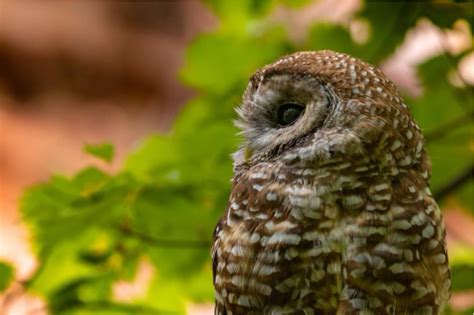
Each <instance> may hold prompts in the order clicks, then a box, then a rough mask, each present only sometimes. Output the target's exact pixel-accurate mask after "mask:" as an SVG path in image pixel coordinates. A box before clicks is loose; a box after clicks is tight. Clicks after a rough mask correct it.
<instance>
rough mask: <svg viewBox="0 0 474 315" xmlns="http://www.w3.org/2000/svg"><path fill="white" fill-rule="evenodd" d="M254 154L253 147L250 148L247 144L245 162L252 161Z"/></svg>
mask: <svg viewBox="0 0 474 315" xmlns="http://www.w3.org/2000/svg"><path fill="white" fill-rule="evenodd" d="M252 155H253V152H252V149H250V148H249V147H247V146H246V147H245V148H244V159H245V163H248V162H250V159H251V158H252Z"/></svg>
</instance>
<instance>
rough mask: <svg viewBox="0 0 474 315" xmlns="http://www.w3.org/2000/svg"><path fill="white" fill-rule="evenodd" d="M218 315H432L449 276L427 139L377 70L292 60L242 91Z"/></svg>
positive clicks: (217, 238)
mask: <svg viewBox="0 0 474 315" xmlns="http://www.w3.org/2000/svg"><path fill="white" fill-rule="evenodd" d="M237 111H238V114H239V120H238V122H237V125H238V126H239V128H240V129H241V132H242V136H243V144H242V147H241V149H240V150H239V151H238V152H236V153H235V155H234V178H233V181H232V183H233V188H232V192H231V195H230V197H229V204H228V207H227V209H226V211H225V214H224V215H223V216H222V218H221V220H220V222H219V223H218V225H217V227H216V230H215V232H214V244H213V249H212V257H213V269H214V286H215V292H216V307H215V314H222V315H223V314H226V315H231V314H234V315H236V314H305V315H310V314H315V315H316V314H440V313H441V312H442V309H443V307H444V305H445V303H446V301H447V299H448V296H449V293H448V292H449V287H450V274H449V268H448V258H447V252H446V243H445V229H444V223H443V220H442V217H441V212H440V210H439V208H438V206H437V204H436V202H435V200H434V199H433V196H432V195H431V192H430V190H429V184H430V168H431V167H430V162H429V160H428V157H427V154H426V151H425V148H424V140H423V136H422V134H421V132H420V129H419V128H418V126H417V124H416V123H415V121H414V120H413V118H412V116H411V114H410V113H409V110H408V108H407V106H406V105H405V103H404V102H403V100H402V97H401V96H400V94H399V92H398V90H397V88H396V87H395V86H394V84H393V83H392V82H390V81H389V80H388V79H387V78H386V77H385V75H383V73H382V72H381V71H380V70H378V69H377V68H375V67H373V66H371V65H369V64H367V63H364V62H362V61H361V60H358V59H356V58H353V57H351V56H348V55H345V54H341V53H337V52H332V51H317V52H299V53H295V54H292V55H289V56H286V57H283V58H281V59H280V60H278V61H276V62H275V63H273V64H270V65H268V66H266V67H264V68H262V69H261V70H258V71H257V72H256V73H255V74H254V75H253V76H252V78H251V79H250V82H249V84H248V87H247V89H246V91H245V94H244V96H243V102H242V105H241V106H240V107H239V109H238V110H237Z"/></svg>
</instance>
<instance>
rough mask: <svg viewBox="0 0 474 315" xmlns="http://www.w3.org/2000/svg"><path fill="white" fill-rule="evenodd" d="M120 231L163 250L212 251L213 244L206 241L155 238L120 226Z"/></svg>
mask: <svg viewBox="0 0 474 315" xmlns="http://www.w3.org/2000/svg"><path fill="white" fill-rule="evenodd" d="M118 230H119V231H120V232H121V233H122V234H124V235H126V236H129V237H133V238H136V239H138V240H140V241H142V242H144V243H146V244H149V245H152V246H156V247H162V248H191V249H210V248H211V242H210V241H206V240H176V239H163V238H155V237H153V236H150V235H147V234H144V233H142V232H139V231H135V230H133V229H131V228H130V227H127V226H123V225H122V226H120V227H119V228H118Z"/></svg>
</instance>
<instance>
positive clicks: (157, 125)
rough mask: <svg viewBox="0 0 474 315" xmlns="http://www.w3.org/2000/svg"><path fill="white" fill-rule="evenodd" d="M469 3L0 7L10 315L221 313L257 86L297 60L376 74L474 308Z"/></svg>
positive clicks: (3, 218) (465, 298)
mask: <svg viewBox="0 0 474 315" xmlns="http://www.w3.org/2000/svg"><path fill="white" fill-rule="evenodd" d="M472 18H473V4H472V2H463V1H448V0H445V1H423V2H404V1H398V2H381V1H362V0H341V1H331V0H296V1H290V0H268V1H263V0H262V1H260V0H241V1H219V0H206V1H198V0H187V1H184V0H183V1H63V2H59V1H52V0H49V1H27V0H22V1H14V0H4V1H2V2H1V3H0V314H2V315H3V314H9V315H10V314H20V315H22V314H66V313H67V314H111V313H113V314H155V313H160V314H162V313H175V314H176V313H178V314H212V313H213V311H212V310H213V307H212V303H213V291H212V281H211V262H210V257H209V250H210V237H211V234H212V231H213V228H214V225H215V223H216V222H217V219H218V217H219V216H220V215H221V213H222V212H223V211H224V208H225V206H226V203H227V196H228V193H229V189H230V182H229V179H230V178H231V175H232V169H231V160H230V154H231V153H232V152H233V151H234V150H235V149H236V148H237V145H238V138H237V136H236V129H235V128H234V126H233V125H232V120H233V119H234V118H235V114H234V112H233V108H234V107H235V106H236V105H238V104H239V101H240V95H241V93H242V91H243V89H244V87H245V85H246V82H247V80H248V78H249V77H250V75H251V74H252V73H253V72H254V71H255V69H257V68H258V67H260V66H263V65H264V64H267V63H269V62H272V61H274V60H275V59H277V58H278V57H279V56H281V55H284V54H287V53H291V52H294V51H298V50H318V49H333V50H337V51H341V52H346V53H349V54H352V55H354V56H356V57H359V58H362V59H364V60H366V61H368V62H370V63H373V64H376V65H377V66H379V67H380V68H381V69H382V70H383V71H384V72H385V73H386V74H387V75H388V76H389V77H390V79H391V80H393V81H394V82H395V83H396V85H397V86H398V87H399V88H400V90H401V91H402V93H403V94H404V96H405V99H406V103H407V104H409V106H410V107H411V110H412V112H413V113H414V115H415V118H416V120H417V121H418V123H419V124H420V126H421V127H422V129H423V131H424V134H425V137H426V139H427V143H428V151H429V154H430V156H431V159H432V163H433V180H432V191H433V192H434V194H435V196H436V197H437V200H438V202H439V204H440V206H441V208H442V210H443V213H444V216H445V220H446V225H447V233H448V238H447V239H448V246H449V256H450V264H451V266H452V277H453V293H452V297H451V300H450V304H449V308H448V310H447V311H446V313H447V314H472V312H473V311H474V197H473V196H474V195H473V182H472V176H473V165H474V159H473V152H474V137H473V111H474V108H473V90H472V89H473V85H474V53H473V47H472V29H473V21H472Z"/></svg>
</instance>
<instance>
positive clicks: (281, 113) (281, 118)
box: [276, 103, 304, 126]
mask: <svg viewBox="0 0 474 315" xmlns="http://www.w3.org/2000/svg"><path fill="white" fill-rule="evenodd" d="M303 112H304V106H302V105H300V104H296V103H285V104H283V105H280V107H278V109H277V115H276V118H277V123H278V124H279V125H280V126H288V125H291V124H292V123H293V122H295V121H296V120H297V119H298V118H299V117H300V116H301V114H303Z"/></svg>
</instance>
